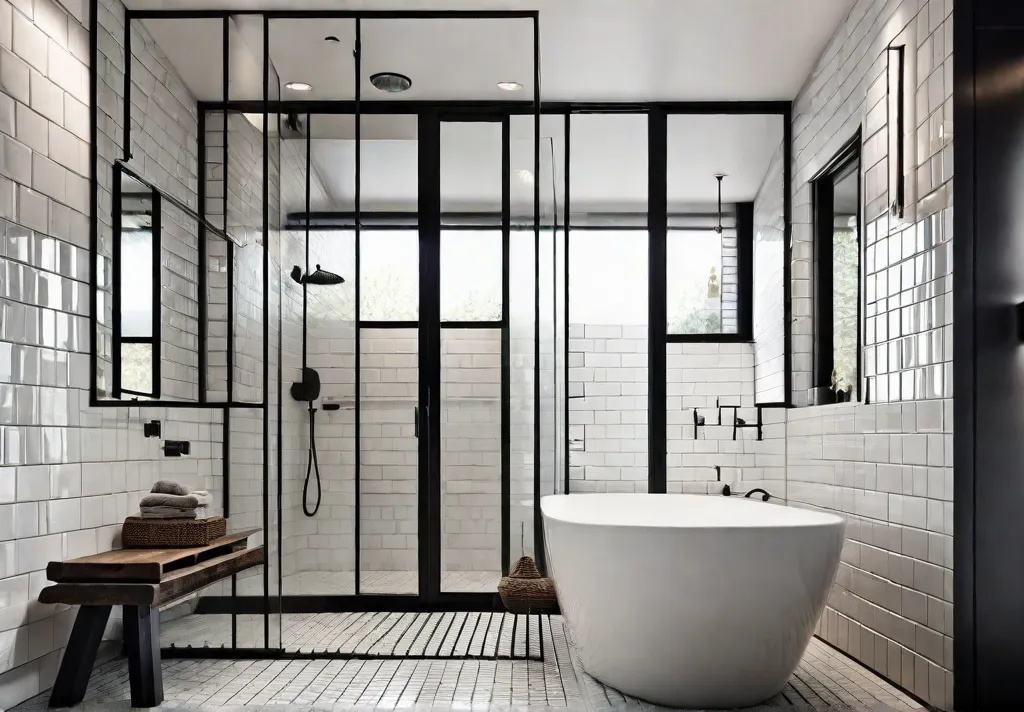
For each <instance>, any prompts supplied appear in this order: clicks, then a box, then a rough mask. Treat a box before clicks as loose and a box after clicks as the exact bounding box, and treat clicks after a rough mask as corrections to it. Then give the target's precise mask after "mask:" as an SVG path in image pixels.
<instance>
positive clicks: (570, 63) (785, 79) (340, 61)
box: [126, 0, 853, 101]
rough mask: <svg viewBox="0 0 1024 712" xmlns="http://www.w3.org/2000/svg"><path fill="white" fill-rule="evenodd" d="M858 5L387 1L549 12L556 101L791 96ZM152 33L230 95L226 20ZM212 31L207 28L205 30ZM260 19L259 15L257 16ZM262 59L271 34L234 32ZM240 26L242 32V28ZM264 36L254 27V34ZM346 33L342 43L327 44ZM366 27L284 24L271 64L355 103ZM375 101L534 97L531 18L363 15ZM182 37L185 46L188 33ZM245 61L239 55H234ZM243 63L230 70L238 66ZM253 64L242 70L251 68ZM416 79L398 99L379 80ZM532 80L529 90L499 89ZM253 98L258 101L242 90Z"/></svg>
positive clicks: (544, 32) (181, 66)
mask: <svg viewBox="0 0 1024 712" xmlns="http://www.w3.org/2000/svg"><path fill="white" fill-rule="evenodd" d="M126 4H127V5H128V6H129V7H131V8H133V9H156V8H169V9H209V8H210V5H211V2H210V0H127V3H126ZM214 4H216V5H217V6H218V7H221V8H224V9H246V10H258V9H274V8H281V7H287V8H288V9H291V10H294V9H311V10H312V9H381V8H380V5H381V3H380V2H379V1H378V0H347V1H339V0H304V1H303V2H301V3H286V2H283V1H282V0H218V1H217V2H215V3H214ZM852 4H853V0H557V2H547V3H539V2H538V0H533V2H522V1H515V0H435V1H434V2H432V3H430V4H429V5H425V3H424V2H423V0H391V2H389V3H388V9H395V10H402V9H416V10H422V9H426V8H427V7H429V8H430V9H438V10H448V9H472V10H498V9H534V8H538V7H539V9H540V50H541V67H542V73H541V92H542V98H543V99H545V100H575V101H685V100H788V99H792V98H794V97H795V96H796V94H797V92H798V90H799V89H800V86H801V85H802V83H803V81H804V79H805V78H806V76H807V74H808V73H809V72H810V70H811V67H812V65H813V63H814V61H815V59H816V58H817V57H818V55H819V54H820V53H821V51H822V49H823V47H824V45H825V43H826V42H827V40H828V38H829V37H830V36H831V35H832V33H833V32H834V30H835V28H836V26H837V25H838V24H839V21H840V20H841V19H842V18H843V17H844V16H845V15H846V13H847V12H849V9H850V7H851V6H852ZM146 24H147V27H148V28H149V29H150V32H152V33H153V35H154V39H156V41H157V43H158V44H159V45H160V46H161V47H162V49H163V50H164V52H165V53H166V54H167V55H168V57H169V58H170V60H171V62H172V64H174V66H175V67H176V68H177V69H178V71H179V73H180V74H181V75H182V77H183V78H184V79H185V81H186V84H188V85H189V87H190V89H192V91H193V93H194V94H195V95H196V97H197V98H200V99H219V98H221V97H220V71H219V70H220V65H221V46H220V44H221V40H220V21H219V20H184V21H183V20H149V21H147V22H146ZM201 25H202V27H201ZM257 25H258V23H257ZM232 32H233V37H232V42H234V38H235V37H236V36H238V37H243V38H244V39H245V41H246V43H247V44H248V47H249V50H250V54H251V55H252V56H251V64H252V67H254V68H260V67H261V65H262V61H261V54H262V40H261V38H260V37H259V35H260V32H261V31H260V28H259V27H258V26H256V27H253V28H245V27H242V28H234V29H233V30H232ZM236 33H237V34H236ZM253 33H254V34H253ZM331 34H333V35H335V36H337V37H338V38H339V39H340V40H341V42H340V43H327V42H324V37H325V36H326V35H331ZM353 38H354V22H353V21H351V20H322V19H317V20H276V21H274V23H273V25H272V28H271V39H270V43H271V59H272V61H273V63H274V66H275V68H276V69H277V71H278V74H279V75H280V78H281V81H282V83H283V82H288V81H306V82H309V83H311V84H313V86H314V92H312V93H306V94H302V95H296V96H301V97H304V98H321V99H351V98H352V97H353V95H354V89H353V85H352V74H353V68H354V67H353V59H352V55H351V48H352V39H353ZM362 38H363V64H364V66H363V71H362V76H363V82H364V85H363V90H364V91H363V95H364V97H367V96H374V97H376V98H391V99H393V100H402V99H499V98H509V97H510V96H522V97H524V98H526V97H527V95H529V94H531V93H532V83H531V82H532V73H533V41H532V22H531V21H530V20H492V19H489V20H452V19H448V20H363V22H362ZM183 40H184V41H183ZM232 63H233V64H235V63H239V64H241V60H240V59H237V58H234V57H233V62H232ZM235 69H236V68H235V67H233V71H232V73H233V74H235ZM241 69H242V68H239V70H240V71H241ZM377 71H395V72H401V73H403V74H406V75H408V76H409V77H410V78H411V79H412V82H413V85H412V89H410V91H409V92H407V93H405V94H402V95H399V96H398V97H397V98H396V97H394V96H392V97H388V96H387V95H385V94H382V93H379V92H376V91H375V90H374V89H373V88H372V87H371V86H370V85H369V83H368V77H369V75H370V74H372V73H374V72H377ZM233 80H234V81H235V89H236V90H237V91H236V92H233V97H232V98H254V99H256V98H261V96H262V92H261V91H259V89H260V88H261V86H262V85H261V83H259V82H257V83H256V84H255V85H254V86H252V87H246V86H244V85H243V83H242V81H241V78H240V77H237V76H233ZM504 80H514V81H518V82H520V83H522V84H524V85H525V91H524V92H522V93H519V94H509V93H507V92H501V91H500V90H498V89H497V88H496V87H495V83H496V82H498V81H504ZM249 92H252V93H253V94H254V95H253V96H244V95H245V94H246V93H249Z"/></svg>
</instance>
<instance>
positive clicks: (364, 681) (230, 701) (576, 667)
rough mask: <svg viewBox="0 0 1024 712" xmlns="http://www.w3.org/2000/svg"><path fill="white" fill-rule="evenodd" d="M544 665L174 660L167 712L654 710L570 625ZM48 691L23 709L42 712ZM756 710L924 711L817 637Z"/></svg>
mask: <svg viewBox="0 0 1024 712" xmlns="http://www.w3.org/2000/svg"><path fill="white" fill-rule="evenodd" d="M542 620H543V625H544V626H545V630H544V638H543V641H544V642H543V645H544V660H543V661H502V660H483V661H481V660H380V659H377V660H347V661H341V660H331V661H328V660H275V661H270V660H238V661H232V660H165V661H164V664H163V678H164V694H165V703H164V705H163V707H162V709H176V710H192V711H196V712H207V711H210V712H213V711H214V710H216V712H233V711H234V710H243V709H245V710H268V711H273V712H278V711H279V710H285V709H287V710H289V712H292V711H295V712H300V711H306V710H394V709H399V708H401V709H411V710H465V711H470V710H473V711H475V710H495V711H501V712H506V711H508V712H519V711H521V710H526V709H527V708H529V710H531V711H532V710H537V712H541V711H542V710H547V711H551V710H572V711H573V712H618V711H620V710H621V711H623V712H625V711H629V712H633V711H635V712H654V711H655V710H659V709H661V708H658V707H656V706H654V705H651V704H648V703H645V702H642V701H640V700H636V699H634V698H630V697H624V696H623V695H621V694H620V693H618V692H616V691H615V690H612V689H610V688H607V687H605V686H604V685H602V684H600V683H599V682H597V681H596V680H594V679H593V678H591V677H589V676H587V675H586V674H585V673H584V672H583V670H582V668H581V666H580V663H579V659H578V658H577V656H576V654H575V651H574V650H573V649H572V646H571V645H570V644H569V642H568V639H567V637H566V634H565V630H564V627H563V625H562V622H561V619H560V618H558V617H553V618H550V619H549V618H544V619H542ZM128 699H129V694H128V668H127V664H126V663H125V661H124V660H117V661H113V662H110V663H107V664H105V665H102V666H100V667H99V668H98V669H97V670H96V671H95V672H94V673H93V676H92V680H91V682H90V686H89V692H88V694H87V696H86V702H85V704H84V705H83V706H82V707H81V708H80V709H86V710H127V709H129V702H128ZM46 700H47V695H45V694H44V695H40V696H39V697H36V698H33V699H32V700H30V701H29V702H26V703H25V704H23V705H20V706H19V707H16V708H15V709H16V710H21V711H23V712H29V711H32V712H41V711H42V710H44V709H45V708H46ZM750 709H751V710H754V711H755V712H781V711H783V710H789V711H791V712H794V711H795V712H850V711H851V710H852V711H853V712H911V711H913V710H923V709H925V708H924V707H923V706H921V705H920V704H918V703H917V702H915V701H914V700H912V699H910V698H909V697H907V696H906V695H904V694H903V693H901V692H899V691H898V690H896V689H895V688H893V687H892V686H890V685H888V684H887V683H886V682H885V681H884V680H882V679H881V678H879V677H877V676H876V675H874V674H872V673H871V672H869V671H868V670H866V669H865V668H862V667H860V666H859V665H857V664H856V663H853V662H852V661H850V660H849V659H848V658H846V657H844V656H843V655H841V654H840V653H837V652H835V651H833V650H832V649H831V648H829V647H827V646H826V645H825V644H824V643H821V642H819V641H817V640H814V641H812V642H811V645H810V647H809V648H808V650H807V654H806V655H805V656H804V659H803V661H802V662H801V663H800V667H799V669H798V670H797V672H796V674H795V675H794V676H793V679H792V680H791V681H790V683H789V684H788V685H787V687H786V690H785V691H784V692H783V693H782V694H781V695H779V696H777V697H776V698H774V699H772V700H770V701H769V702H767V703H765V704H763V705H760V706H759V707H756V708H750Z"/></svg>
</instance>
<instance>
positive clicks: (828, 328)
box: [813, 176, 835, 388]
mask: <svg viewBox="0 0 1024 712" xmlns="http://www.w3.org/2000/svg"><path fill="white" fill-rule="evenodd" d="M833 188H834V186H833V184H832V177H831V176H826V177H825V178H824V179H822V180H818V181H815V182H814V185H813V192H814V260H813V265H814V381H813V383H814V386H815V387H826V388H827V387H829V386H830V385H831V375H832V369H833V368H834V366H835V363H834V362H835V353H834V344H833V335H832V327H833V318H832V317H833V314H832V311H833V272H832V267H833V265H832V252H833V242H832V230H833V221H834V218H833V215H832V209H833Z"/></svg>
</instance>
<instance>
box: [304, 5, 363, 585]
mask: <svg viewBox="0 0 1024 712" xmlns="http://www.w3.org/2000/svg"><path fill="white" fill-rule="evenodd" d="M355 30H356V36H355V47H353V49H352V60H353V68H352V80H353V84H354V86H355V143H356V145H355V164H356V165H355V195H354V198H355V201H354V202H355V204H354V206H353V207H354V209H355V210H354V213H353V215H354V217H355V225H354V237H355V242H356V244H355V249H356V254H355V258H356V260H355V261H356V285H355V296H356V305H355V315H354V316H353V323H354V324H355V389H356V392H355V403H356V411H355V428H356V449H355V481H354V483H353V486H354V489H355V516H354V517H353V518H352V519H353V527H352V529H353V538H354V541H355V550H354V551H353V552H352V554H353V562H354V564H355V566H354V568H355V574H354V575H355V581H354V582H353V590H354V591H355V593H356V595H357V596H358V595H359V593H360V579H361V578H362V542H361V538H362V528H361V524H362V516H363V510H362V499H361V495H362V489H361V487H360V476H361V474H362V449H363V447H362V446H363V433H362V405H361V404H360V402H359V401H360V396H361V393H360V391H361V388H362V365H363V364H362V348H363V346H362V341H361V334H360V332H361V331H362V326H361V325H360V321H359V319H360V316H361V315H360V312H361V311H362V308H363V304H362V281H363V278H362V261H361V260H362V245H361V244H360V243H361V242H362V228H361V226H360V224H359V222H360V220H359V217H360V210H361V208H362V180H363V174H362V170H363V166H362V158H363V154H362V150H363V146H362V143H363V137H362V128H363V127H362V124H363V121H362V118H363V114H362V104H361V101H362V97H363V95H362V76H361V75H362V62H363V47H362V33H363V26H362V22H361V21H360V20H359V19H358V18H356V27H355ZM306 133H307V134H309V133H310V131H309V127H308V126H307V128H306ZM306 181H307V183H308V182H309V177H308V176H307V177H306ZM308 209H309V208H308V206H307V212H308ZM306 269H307V270H308V269H309V260H308V259H307V261H306Z"/></svg>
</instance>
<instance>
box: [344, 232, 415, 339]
mask: <svg viewBox="0 0 1024 712" xmlns="http://www.w3.org/2000/svg"><path fill="white" fill-rule="evenodd" d="M361 235H362V239H361V241H360V250H361V253H360V265H359V269H360V276H359V279H360V282H361V293H360V307H359V316H360V318H361V319H362V320H363V321H415V320H416V319H418V318H419V311H420V309H419V304H420V294H419V283H420V257H419V249H420V245H419V233H418V232H416V231H415V230H373V231H369V230H368V231H365V232H363V233H361Z"/></svg>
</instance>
